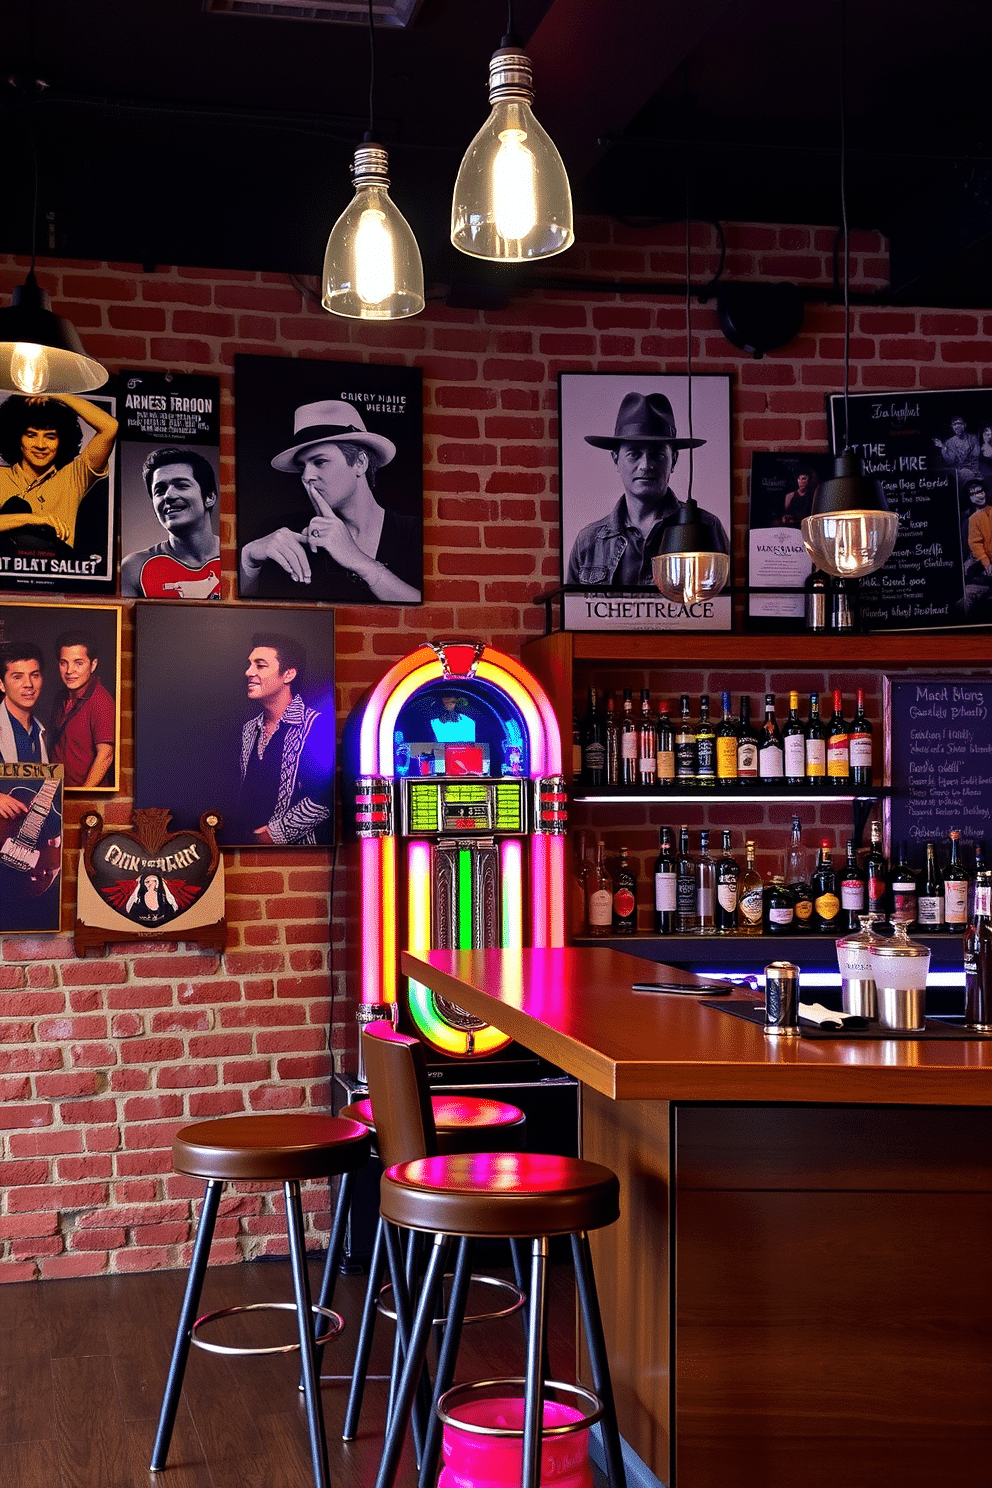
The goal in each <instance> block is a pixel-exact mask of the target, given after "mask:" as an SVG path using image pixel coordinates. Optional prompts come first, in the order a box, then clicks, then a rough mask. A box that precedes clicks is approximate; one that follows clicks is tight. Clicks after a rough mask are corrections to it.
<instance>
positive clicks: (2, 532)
mask: <svg viewBox="0 0 992 1488" xmlns="http://www.w3.org/2000/svg"><path fill="white" fill-rule="evenodd" d="M114 411H115V400H114V398H113V397H104V396H102V395H100V396H98V397H96V398H95V399H94V400H93V401H88V400H87V399H86V398H78V397H75V396H73V395H72V394H70V393H52V394H47V395H41V396H37V397H34V396H31V397H22V396H21V394H19V393H11V394H9V395H7V396H6V397H5V398H4V399H3V402H2V403H0V460H2V461H3V464H2V465H0V589H2V590H7V591H10V590H20V591H31V590H33V591H39V590H41V591H46V590H54V591H58V592H61V593H88V594H108V593H110V594H113V593H116V590H117V574H116V568H115V562H114V559H115V552H116V516H115V502H114V499H113V490H114V480H113V475H114V470H113V463H114V441H115V439H116V437H117V420H116V418H115V417H114Z"/></svg>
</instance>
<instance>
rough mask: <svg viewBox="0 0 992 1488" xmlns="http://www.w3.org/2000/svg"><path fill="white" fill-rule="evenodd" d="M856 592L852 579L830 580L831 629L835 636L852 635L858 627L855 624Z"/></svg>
mask: <svg viewBox="0 0 992 1488" xmlns="http://www.w3.org/2000/svg"><path fill="white" fill-rule="evenodd" d="M855 604H856V592H855V590H853V589H852V587H851V580H850V579H842V578H832V579H831V580H830V629H831V630H832V631H833V632H834V634H835V635H850V634H851V632H852V631H853V630H856V629H857V627H856V625H855V623H854V612H855Z"/></svg>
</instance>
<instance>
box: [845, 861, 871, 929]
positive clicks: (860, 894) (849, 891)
mask: <svg viewBox="0 0 992 1488" xmlns="http://www.w3.org/2000/svg"><path fill="white" fill-rule="evenodd" d="M867 892H868V875H867V874H866V873H865V871H864V869H863V868H861V867H859V866H858V855H857V853H856V852H855V850H854V838H853V837H849V838H848V839H847V859H846V861H845V863H844V866H843V868H842V869H841V873H840V927H841V929H842V930H843V932H844V934H845V935H854V934H855V933H856V932H857V930H858V928H859V926H860V924H861V918H860V917H861V915H863V914H864V913H865V899H866V897H867Z"/></svg>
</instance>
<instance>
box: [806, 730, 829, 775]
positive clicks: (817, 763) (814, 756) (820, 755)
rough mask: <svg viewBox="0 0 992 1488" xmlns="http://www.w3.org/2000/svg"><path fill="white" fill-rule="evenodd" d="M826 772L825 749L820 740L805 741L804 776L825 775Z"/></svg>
mask: <svg viewBox="0 0 992 1488" xmlns="http://www.w3.org/2000/svg"><path fill="white" fill-rule="evenodd" d="M826 771H827V747H826V745H825V744H824V742H823V740H822V739H807V740H806V774H807V775H814V776H819V775H825V774H826Z"/></svg>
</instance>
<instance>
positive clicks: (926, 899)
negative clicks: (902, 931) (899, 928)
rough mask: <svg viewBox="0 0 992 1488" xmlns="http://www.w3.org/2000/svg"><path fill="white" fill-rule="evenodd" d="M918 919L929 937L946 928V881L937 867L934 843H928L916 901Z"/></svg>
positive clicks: (921, 927)
mask: <svg viewBox="0 0 992 1488" xmlns="http://www.w3.org/2000/svg"><path fill="white" fill-rule="evenodd" d="M916 918H917V923H918V925H919V927H920V929H921V930H924V931H926V932H927V934H929V935H936V934H938V933H939V931H941V930H943V928H944V879H943V875H942V874H941V871H940V869H939V868H938V867H937V854H936V851H935V850H934V845H933V843H932V842H928V843H927V860H926V863H925V865H924V868H923V878H922V880H921V882H920V892H919V895H918V897H917V901H916Z"/></svg>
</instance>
